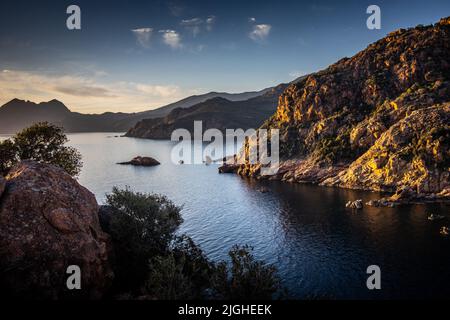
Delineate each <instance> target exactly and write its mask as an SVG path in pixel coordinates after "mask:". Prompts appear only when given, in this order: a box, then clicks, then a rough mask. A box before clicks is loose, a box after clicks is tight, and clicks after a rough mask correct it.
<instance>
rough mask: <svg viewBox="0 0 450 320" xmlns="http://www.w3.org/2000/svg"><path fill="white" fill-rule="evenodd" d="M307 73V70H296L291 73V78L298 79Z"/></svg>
mask: <svg viewBox="0 0 450 320" xmlns="http://www.w3.org/2000/svg"><path fill="white" fill-rule="evenodd" d="M307 74H308V73H307V72H304V71H301V70H294V71H291V72H290V73H289V76H290V77H291V78H294V79H297V78H300V77H303V76H304V75H307Z"/></svg>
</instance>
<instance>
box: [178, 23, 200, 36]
mask: <svg viewBox="0 0 450 320" xmlns="http://www.w3.org/2000/svg"><path fill="white" fill-rule="evenodd" d="M180 25H181V26H183V27H184V28H186V29H187V30H188V31H189V32H190V33H191V34H192V36H193V37H194V38H195V37H196V36H197V35H198V34H199V33H200V30H201V27H202V25H203V19H200V18H192V19H188V20H182V21H181V23H180Z"/></svg>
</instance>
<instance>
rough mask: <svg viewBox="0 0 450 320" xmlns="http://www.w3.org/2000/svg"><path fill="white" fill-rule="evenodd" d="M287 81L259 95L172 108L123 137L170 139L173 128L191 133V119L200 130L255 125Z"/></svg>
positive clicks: (268, 111)
mask: <svg viewBox="0 0 450 320" xmlns="http://www.w3.org/2000/svg"><path fill="white" fill-rule="evenodd" d="M287 86H288V85H287V84H281V85H278V86H276V87H273V88H270V89H266V90H263V91H260V93H262V94H260V95H258V96H254V97H252V98H250V99H247V100H244V101H231V100H229V99H226V98H224V97H221V96H217V97H215V98H212V99H209V100H206V101H204V102H201V103H198V104H196V105H194V106H192V107H189V108H176V109H173V110H172V111H171V112H170V113H169V114H168V115H166V116H165V117H161V118H153V119H144V120H141V121H139V122H138V123H137V124H136V126H134V127H133V128H131V129H130V130H129V131H128V132H127V134H126V136H128V137H137V138H146V139H170V137H171V134H172V132H173V131H174V130H175V129H179V128H183V129H187V130H189V132H191V135H192V134H193V132H194V121H202V127H203V131H206V130H207V129H210V128H215V129H219V130H220V131H222V132H225V130H226V129H244V130H246V129H249V128H255V129H256V128H259V126H261V124H262V123H263V122H264V120H266V119H267V118H268V117H270V116H271V115H272V114H273V113H274V112H275V110H276V108H277V103H278V97H279V95H280V94H281V93H282V92H283V91H284V89H286V87H287Z"/></svg>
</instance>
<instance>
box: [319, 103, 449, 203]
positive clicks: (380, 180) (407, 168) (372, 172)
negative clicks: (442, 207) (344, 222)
mask: <svg viewBox="0 0 450 320" xmlns="http://www.w3.org/2000/svg"><path fill="white" fill-rule="evenodd" d="M449 124H450V103H449V104H445V105H439V106H433V107H429V108H424V109H420V110H417V111H413V112H412V113H411V115H409V116H406V117H405V118H404V119H402V120H400V121H399V122H398V123H396V124H394V125H393V126H392V127H390V128H389V130H387V131H385V132H384V133H383V134H381V136H380V138H379V139H377V140H376V141H375V143H374V144H373V146H372V147H370V149H369V150H368V151H367V152H365V153H364V154H363V155H362V156H361V157H359V158H358V159H357V160H355V161H354V162H353V163H352V164H351V165H350V166H349V168H348V169H346V170H343V171H341V172H340V173H339V174H338V175H337V176H335V177H332V178H329V179H327V180H325V181H324V182H323V183H322V184H323V185H331V186H340V187H344V188H356V189H367V190H376V191H391V192H395V191H397V190H406V189H407V190H410V191H414V192H413V193H414V194H416V195H418V196H419V197H420V196H421V195H425V194H438V193H440V192H441V191H442V190H444V189H450V172H449V171H448V165H449V156H450V153H449V152H450V150H449V142H450V126H449ZM403 194H405V193H403ZM401 195H402V193H399V195H398V198H400V197H401ZM408 195H409V196H410V195H411V193H410V192H409V193H408ZM403 197H404V196H403Z"/></svg>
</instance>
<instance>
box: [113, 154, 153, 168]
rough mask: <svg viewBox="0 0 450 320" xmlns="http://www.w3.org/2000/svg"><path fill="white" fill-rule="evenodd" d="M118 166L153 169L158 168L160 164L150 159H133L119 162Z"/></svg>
mask: <svg viewBox="0 0 450 320" xmlns="http://www.w3.org/2000/svg"><path fill="white" fill-rule="evenodd" d="M118 164H120V165H132V166H137V167H153V166H158V165H160V164H161V163H159V161H157V160H155V159H153V158H152V157H140V156H138V157H135V158H133V159H132V160H131V161H127V162H119V163H118Z"/></svg>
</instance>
